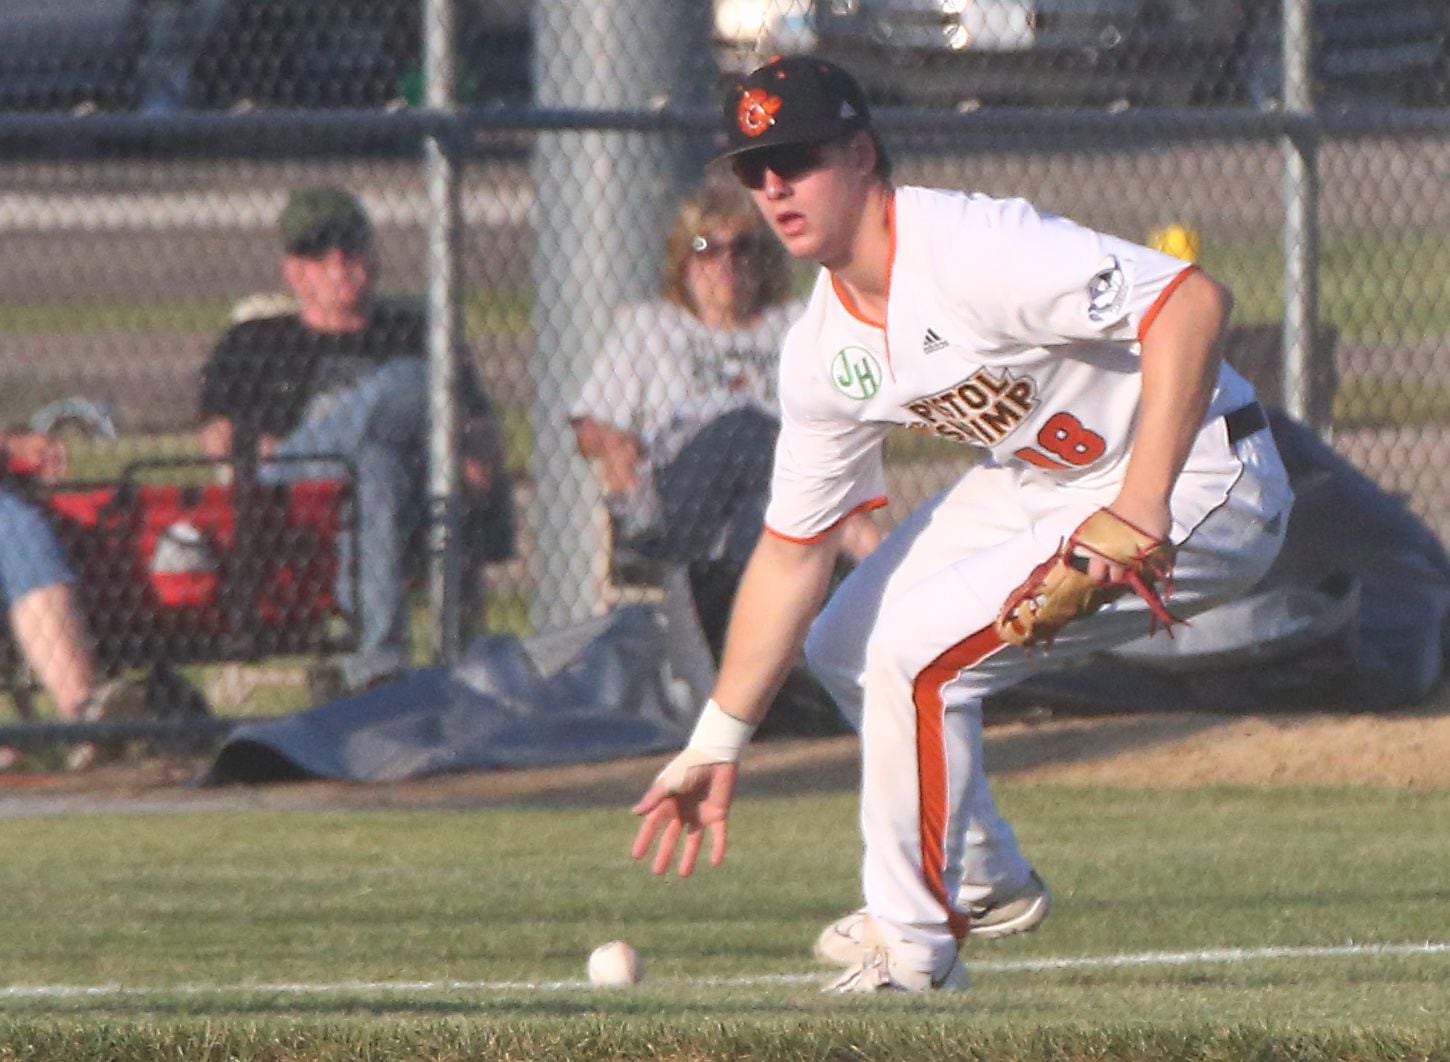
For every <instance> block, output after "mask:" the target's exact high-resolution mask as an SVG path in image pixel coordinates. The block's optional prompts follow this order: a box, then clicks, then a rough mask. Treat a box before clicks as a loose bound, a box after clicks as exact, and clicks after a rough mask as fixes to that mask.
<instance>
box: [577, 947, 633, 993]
mask: <svg viewBox="0 0 1450 1062" xmlns="http://www.w3.org/2000/svg"><path fill="white" fill-rule="evenodd" d="M643 977H644V961H643V960H642V959H640V957H639V952H637V951H635V950H634V948H633V947H632V946H631V945H630V944H629V942H628V941H624V940H611V941H610V942H609V943H608V944H601V945H599V947H597V948H595V949H594V950H593V951H592V952H590V954H589V983H590V984H592V985H595V986H596V987H599V988H612V987H617V986H619V985H633V984H638V983H639V981H640V979H641V978H643Z"/></svg>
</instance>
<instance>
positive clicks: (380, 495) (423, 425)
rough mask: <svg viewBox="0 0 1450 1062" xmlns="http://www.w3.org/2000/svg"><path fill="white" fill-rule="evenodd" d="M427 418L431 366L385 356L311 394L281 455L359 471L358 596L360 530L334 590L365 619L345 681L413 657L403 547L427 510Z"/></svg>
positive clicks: (314, 471) (324, 471)
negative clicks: (363, 372) (355, 377)
mask: <svg viewBox="0 0 1450 1062" xmlns="http://www.w3.org/2000/svg"><path fill="white" fill-rule="evenodd" d="M427 424H428V366H427V363H426V362H425V361H424V360H423V359H421V358H394V359H392V360H391V361H387V362H384V363H383V364H381V365H380V366H379V367H378V368H377V369H376V370H374V371H373V372H372V373H370V374H369V375H368V376H366V377H365V378H364V379H363V380H362V381H361V382H359V383H357V384H356V385H354V386H352V387H349V388H346V389H343V390H339V391H331V392H324V393H323V394H320V395H317V396H316V397H315V398H313V399H312V401H311V403H310V404H309V405H308V407H307V411H306V413H305V414H304V416H303V419H302V424H301V426H300V427H298V428H297V429H296V430H295V431H293V432H292V434H291V435H289V436H287V438H286V439H284V440H282V442H281V444H280V445H279V446H278V447H277V455H278V456H279V457H287V458H307V457H312V456H314V455H317V454H334V455H337V456H338V457H342V458H345V459H347V460H348V461H349V462H350V463H351V464H352V466H353V469H354V472H355V473H356V476H357V481H356V484H355V491H354V508H353V513H354V514H355V515H356V518H357V521H358V533H357V548H358V553H357V564H358V579H357V596H358V598H359V600H354V595H353V589H354V587H353V580H352V577H351V572H352V564H353V552H352V547H353V541H352V536H350V535H344V536H342V539H341V545H340V547H339V551H338V580H337V586H336V593H337V596H338V601H339V602H340V603H341V605H342V606H343V608H345V609H347V610H348V611H350V612H353V613H354V614H355V615H356V616H357V618H358V624H359V639H358V647H357V650H356V652H354V653H352V654H350V655H348V656H347V657H344V658H343V659H342V660H341V661H340V664H341V668H342V674H343V680H344V681H345V682H346V683H347V684H348V686H350V687H353V688H361V687H364V686H366V685H367V684H368V683H370V682H372V681H373V680H374V679H378V678H382V677H384V676H386V675H390V674H392V673H393V672H396V671H399V670H401V669H402V668H404V667H406V666H407V665H408V663H409V656H410V654H409V651H408V610H407V589H406V585H405V584H406V572H405V569H404V551H405V549H406V547H407V543H408V540H409V538H410V537H411V536H412V534H413V532H414V531H415V530H416V529H417V528H418V527H419V526H421V524H422V522H423V517H424V505H423V497H424V493H423V478H424V467H425V463H424V445H425V433H426V431H427ZM337 474H338V467H337V464H336V463H335V462H329V461H325V460H319V461H307V460H298V461H293V460H289V461H287V462H285V463H266V462H264V463H263V465H262V469H261V472H260V478H262V479H263V480H264V481H268V482H283V481H296V480H300V479H330V478H335V477H336V476H337Z"/></svg>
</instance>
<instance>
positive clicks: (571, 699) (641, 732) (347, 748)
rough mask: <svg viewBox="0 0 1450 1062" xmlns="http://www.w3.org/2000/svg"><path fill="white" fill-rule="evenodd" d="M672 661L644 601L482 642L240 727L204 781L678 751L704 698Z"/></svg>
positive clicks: (377, 775)
mask: <svg viewBox="0 0 1450 1062" xmlns="http://www.w3.org/2000/svg"><path fill="white" fill-rule="evenodd" d="M669 655H670V654H669V638H668V630H667V624H666V622H665V620H664V617H663V615H662V614H661V613H660V612H658V611H657V610H655V609H653V608H651V607H648V606H645V605H630V606H625V607H622V608H619V609H616V610H615V611H614V612H613V613H611V614H610V615H609V616H608V617H605V618H604V619H602V620H599V621H597V622H591V623H586V624H582V625H580V626H579V627H576V628H571V629H569V630H568V631H563V632H559V633H557V634H555V635H551V636H548V637H543V638H536V639H530V640H529V642H528V644H527V645H525V644H524V643H522V642H520V641H518V640H517V639H515V638H513V637H511V636H508V635H497V636H491V637H486V638H481V639H478V640H477V641H475V642H474V643H473V644H472V645H470V646H469V647H468V651H467V652H466V653H465V655H464V659H463V660H462V661H461V662H460V663H459V665H458V666H457V667H454V668H445V667H431V668H422V669H420V670H417V671H413V672H410V673H408V674H407V675H406V676H405V677H403V678H401V679H399V680H398V681H395V682H389V683H386V684H384V685H381V686H378V687H376V688H374V689H371V690H368V691H366V692H364V693H359V694H356V695H354V696H351V697H344V698H341V699H339V700H335V701H330V702H328V703H327V704H323V705H320V706H318V707H316V708H311V709H308V710H306V711H302V712H297V713H294V714H292V715H289V716H284V717H281V718H278V719H273V720H259V721H258V722H255V723H246V724H243V725H242V726H239V727H238V728H237V729H236V730H234V731H233V732H232V734H231V735H230V736H229V737H228V738H227V741H226V743H225V744H224V745H223V747H222V749H221V751H220V753H219V754H218V755H217V758H216V760H215V762H214V763H213V764H212V766H211V769H210V770H209V772H208V773H207V775H206V777H205V778H204V779H203V782H204V783H207V784H223V783H228V782H269V781H281V780H287V779H297V778H307V777H317V778H335V779H347V780H353V781H362V782H392V781H399V780H402V779H404V778H420V777H424V776H427V775H432V774H442V773H447V772H452V771H463V770H489V769H495V768H509V767H539V766H548V765H550V764H558V763H589V762H598V761H603V760H612V759H618V758H620V757H623V756H634V755H641V754H643V753H647V752H655V751H660V750H663V749H668V748H678V747H679V746H680V745H681V744H683V742H684V740H685V737H686V736H687V734H688V732H689V725H690V723H691V721H692V716H693V713H694V710H695V708H696V706H697V705H698V704H699V703H701V699H702V698H703V696H704V691H701V690H699V689H698V688H697V687H695V686H692V684H691V683H690V682H688V681H686V680H684V679H682V678H679V677H677V676H676V673H675V671H674V669H672V668H671V666H670V662H669Z"/></svg>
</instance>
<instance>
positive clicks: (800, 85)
mask: <svg viewBox="0 0 1450 1062" xmlns="http://www.w3.org/2000/svg"><path fill="white" fill-rule="evenodd" d="M723 116H724V119H725V150H724V151H723V152H722V153H721V156H720V157H721V158H728V157H729V156H732V155H739V154H741V153H742V152H745V151H754V150H756V149H757V148H768V147H779V146H780V145H782V144H823V143H825V142H827V141H830V140H837V139H839V138H841V137H843V136H846V135H847V134H848V133H854V132H855V131H856V130H858V129H865V128H867V127H868V126H869V125H870V124H871V109H870V108H869V107H868V106H867V105H866V94H865V93H864V92H862V91H861V86H860V85H859V84H857V83H856V79H855V78H854V77H852V76H851V75H850V74H848V73H847V72H846V71H845V70H843V69H841V68H840V67H839V66H837V65H836V64H835V63H832V62H828V61H827V60H825V59H817V58H815V57H813V56H808V55H792V56H787V57H785V58H781V57H779V56H777V57H776V58H774V59H772V60H771V61H770V62H768V63H766V64H765V65H764V66H762V67H760V68H759V69H757V70H755V71H753V72H752V73H751V74H750V76H749V77H747V78H745V79H744V80H743V81H741V82H739V83H738V84H736V85H735V87H734V88H732V89H731V90H730V92H729V93H728V94H727V95H726V97H725V108H724V115H723Z"/></svg>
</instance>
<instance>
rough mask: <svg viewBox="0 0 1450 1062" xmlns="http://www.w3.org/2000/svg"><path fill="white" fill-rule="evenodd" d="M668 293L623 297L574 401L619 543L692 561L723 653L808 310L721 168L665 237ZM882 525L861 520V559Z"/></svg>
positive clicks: (702, 609) (712, 638)
mask: <svg viewBox="0 0 1450 1062" xmlns="http://www.w3.org/2000/svg"><path fill="white" fill-rule="evenodd" d="M664 259H665V261H664V278H663V279H664V283H663V293H662V296H661V297H659V298H656V299H652V300H650V301H648V302H643V303H639V304H636V305H632V306H626V307H624V308H623V309H622V310H621V311H620V313H619V315H618V317H617V319H616V321H615V324H614V327H613V330H612V331H611V332H610V334H609V335H608V337H607V338H606V339H605V341H604V345H603V347H602V349H601V351H600V354H599V358H598V360H597V361H596V362H595V363H594V366H593V368H592V370H591V372H590V374H589V377H588V380H587V381H586V383H585V386H584V389H583V391H582V393H581V395H580V397H579V399H578V400H577V401H576V402H575V404H574V406H573V408H572V410H571V416H572V423H573V425H574V432H575V437H576V440H577V443H578V446H579V452H580V453H581V454H583V455H584V456H585V457H587V458H591V459H593V460H594V461H595V462H596V465H597V468H598V471H599V475H600V478H601V481H602V485H603V487H604V491H605V503H606V505H607V506H608V508H609V512H610V518H611V522H612V525H613V531H614V535H615V547H616V551H617V552H618V551H619V550H620V549H621V547H622V548H623V549H626V550H632V551H634V552H635V553H637V554H639V555H641V556H644V557H646V558H649V559H651V560H655V561H659V562H663V563H665V564H679V565H687V566H688V570H689V575H690V582H691V585H692V588H693V591H694V596H695V605H696V610H697V611H698V612H699V615H700V621H701V626H702V627H703V629H704V631H705V634H706V638H707V640H708V641H709V642H710V645H711V648H712V649H713V650H714V651H715V652H716V654H717V655H718V653H719V649H720V644H721V640H722V638H723V635H724V623H725V618H726V616H727V615H728V614H729V605H730V602H731V601H732V600H733V599H734V595H735V588H736V586H737V585H738V583H739V580H740V575H741V572H742V571H743V569H744V565H745V561H746V560H747V559H748V557H749V556H750V552H751V550H752V549H753V548H754V546H755V542H756V539H757V538H758V537H759V536H760V532H761V528H762V527H763V526H764V518H765V505H766V502H767V500H768V492H769V487H770V469H771V461H772V456H773V453H774V449H775V438H776V435H777V434H778V432H779V428H780V421H779V414H778V399H777V396H776V360H777V356H778V354H779V351H780V345H781V342H782V340H783V339H784V338H785V333H786V330H787V329H788V328H789V327H790V325H791V323H792V322H793V321H794V320H795V318H796V317H797V316H798V314H799V313H800V311H801V310H802V308H803V304H801V303H799V302H793V301H788V296H789V285H790V275H789V269H788V266H787V258H786V255H785V251H784V249H783V248H782V247H781V246H780V243H779V241H777V240H776V239H775V238H774V237H772V236H771V234H770V232H769V231H768V230H767V229H766V228H765V225H764V223H763V222H762V221H761V218H760V215H759V213H758V212H757V211H756V210H755V208H754V206H753V205H752V204H751V202H750V199H749V197H748V196H747V195H746V194H745V193H744V192H743V191H742V190H741V188H740V186H739V183H738V182H737V181H734V180H732V179H730V178H729V177H728V175H726V174H713V175H711V176H709V177H707V178H706V179H705V181H704V182H703V183H702V184H701V185H700V186H699V188H697V189H696V190H695V191H694V192H692V193H691V194H690V195H688V196H687V197H686V198H685V199H684V200H683V201H682V202H681V203H680V206H679V209H678V211H677V213H676V216H675V221H674V224H673V226H672V227H671V229H670V232H669V234H668V236H667V237H666V239H665V247H664ZM879 540H880V532H879V531H878V529H877V528H876V526H875V524H874V523H873V522H872V520H871V517H870V516H869V514H864V513H863V514H860V515H859V516H857V517H855V518H853V519H852V521H851V523H850V525H849V526H848V528H847V543H846V546H845V549H846V552H847V554H848V555H849V556H851V557H854V558H858V559H859V558H860V557H863V556H865V554H866V553H868V552H870V550H871V549H872V548H874V547H875V545H876V544H877V542H878V541H879Z"/></svg>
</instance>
